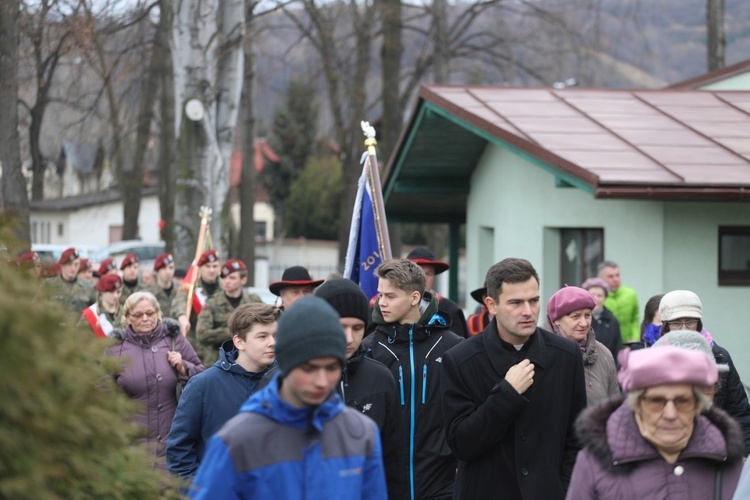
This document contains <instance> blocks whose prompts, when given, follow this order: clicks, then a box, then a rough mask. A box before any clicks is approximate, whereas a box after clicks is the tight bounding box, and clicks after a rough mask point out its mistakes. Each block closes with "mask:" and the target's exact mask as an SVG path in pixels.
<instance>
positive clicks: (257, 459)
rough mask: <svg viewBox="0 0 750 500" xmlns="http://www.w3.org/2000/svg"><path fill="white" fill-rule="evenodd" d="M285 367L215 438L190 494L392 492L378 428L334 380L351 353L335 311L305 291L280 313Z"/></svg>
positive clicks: (280, 359) (279, 351) (349, 495)
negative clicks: (348, 401)
mask: <svg viewBox="0 0 750 500" xmlns="http://www.w3.org/2000/svg"><path fill="white" fill-rule="evenodd" d="M276 360H277V363H278V366H279V373H277V374H276V376H274V378H273V379H272V380H271V382H270V383H269V385H267V386H266V387H265V388H263V389H261V390H260V391H258V392H257V393H255V394H254V395H253V396H251V397H250V398H249V399H248V400H247V401H246V402H245V404H244V405H243V406H242V408H241V409H240V413H239V414H238V415H237V416H235V417H234V418H232V419H231V420H229V421H228V422H227V423H226V424H225V425H224V426H223V427H222V428H221V430H220V431H219V432H218V433H217V434H216V435H215V436H214V437H212V438H211V440H210V441H209V444H208V449H207V451H206V455H205V457H204V459H203V461H202V462H201V465H200V467H199V469H198V473H197V475H196V477H195V481H194V483H193V489H192V491H191V493H190V494H191V497H192V498H222V499H233V498H238V499H239V498H243V499H255V498H257V499H268V498H271V499H273V498H276V499H282V498H306V499H316V498H320V499H342V500H344V499H356V498H361V499H385V498H387V493H386V487H385V474H384V471H383V461H382V454H381V448H380V436H379V433H378V429H377V426H376V425H375V422H373V421H372V420H371V419H370V418H368V417H366V416H364V415H362V414H361V413H359V412H358V411H356V410H354V409H352V408H349V407H346V406H345V405H344V403H343V402H342V401H341V398H340V397H339V396H338V395H337V394H336V393H335V391H334V388H335V386H336V384H338V382H339V380H340V379H341V373H342V368H343V366H344V363H345V361H346V337H345V336H344V331H343V329H342V327H341V325H340V323H339V315H338V313H337V312H336V311H335V310H334V309H333V308H332V307H331V306H330V305H329V304H328V303H326V302H325V301H324V300H322V299H320V298H318V297H305V298H303V299H301V300H300V301H299V302H297V303H296V304H295V305H294V307H293V308H291V309H289V310H288V311H286V312H285V313H284V315H283V316H282V317H281V319H280V320H279V328H278V332H277V335H276Z"/></svg>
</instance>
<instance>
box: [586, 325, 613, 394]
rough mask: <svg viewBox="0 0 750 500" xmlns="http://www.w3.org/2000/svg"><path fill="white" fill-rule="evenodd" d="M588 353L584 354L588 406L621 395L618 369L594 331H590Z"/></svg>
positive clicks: (610, 354)
mask: <svg viewBox="0 0 750 500" xmlns="http://www.w3.org/2000/svg"><path fill="white" fill-rule="evenodd" d="M587 341H588V343H587V345H586V351H585V352H584V353H583V374H584V377H585V378H586V401H587V402H588V406H592V405H593V404H595V403H597V402H599V401H601V400H603V399H607V398H609V397H610V396H616V395H618V394H620V386H619V385H617V368H616V367H615V360H614V359H613V358H612V353H610V352H609V349H607V347H606V346H605V345H604V344H602V343H601V342H599V341H598V340H596V338H595V336H594V330H593V329H591V330H589V334H588V338H587Z"/></svg>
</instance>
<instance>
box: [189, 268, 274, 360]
mask: <svg viewBox="0 0 750 500" xmlns="http://www.w3.org/2000/svg"><path fill="white" fill-rule="evenodd" d="M221 283H222V286H223V288H224V293H216V294H214V295H213V297H211V298H210V299H208V300H206V304H205V305H204V306H203V309H202V310H201V313H200V314H199V315H198V325H197V326H196V330H195V335H196V337H197V339H198V345H197V346H194V347H195V350H196V352H197V353H198V357H200V358H201V361H203V366H212V365H213V364H214V363H216V360H217V359H219V347H220V346H221V344H222V342H224V341H225V340H229V339H231V338H232V334H231V333H229V327H228V326H227V319H228V318H229V316H230V315H231V314H232V313H233V312H234V310H235V309H237V307H239V306H240V305H241V304H248V303H250V302H262V301H261V300H260V297H258V296H257V295H255V294H252V295H250V294H248V293H247V292H245V291H244V290H243V287H244V286H245V284H246V283H247V267H246V266H245V263H244V262H242V261H241V260H237V259H229V260H228V261H226V262H225V263H224V265H223V266H221Z"/></svg>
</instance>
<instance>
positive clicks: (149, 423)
mask: <svg viewBox="0 0 750 500" xmlns="http://www.w3.org/2000/svg"><path fill="white" fill-rule="evenodd" d="M123 326H124V327H125V328H124V329H122V330H114V331H113V332H112V337H114V338H115V339H116V340H117V343H116V344H114V345H112V346H111V347H109V348H108V349H107V355H109V356H112V357H117V358H123V360H125V363H124V366H123V370H122V371H121V372H120V373H118V374H117V375H115V380H116V381H117V384H118V385H119V386H120V387H122V389H123V390H124V391H125V393H126V394H127V395H128V396H130V398H131V399H134V400H135V401H138V402H140V403H142V404H143V408H142V410H141V411H139V412H138V414H137V417H136V423H138V424H140V425H142V426H143V427H144V428H146V430H147V431H148V435H147V437H146V438H145V440H146V442H147V444H148V447H149V449H150V450H151V451H152V453H154V454H155V455H156V457H157V460H156V463H155V466H156V467H158V468H162V469H164V470H166V460H165V454H166V443H167V436H168V435H169V428H170V426H171V425H172V418H173V417H174V413H175V410H176V409H177V396H176V393H175V390H176V388H177V383H178V377H179V379H180V380H187V379H189V378H190V377H192V376H193V375H197V374H198V373H200V372H202V371H203V370H204V368H203V365H202V364H201V362H200V360H199V359H198V356H197V355H196V354H195V351H194V350H193V347H192V346H191V345H190V343H189V342H188V341H187V340H185V337H183V336H182V335H181V334H180V326H179V324H178V323H177V322H176V321H174V320H170V319H167V321H165V322H162V315H161V309H160V308H159V301H158V300H156V297H154V296H153V295H152V294H151V293H149V292H136V293H134V294H132V295H130V297H128V299H127V300H126V301H125V305H124V307H123Z"/></svg>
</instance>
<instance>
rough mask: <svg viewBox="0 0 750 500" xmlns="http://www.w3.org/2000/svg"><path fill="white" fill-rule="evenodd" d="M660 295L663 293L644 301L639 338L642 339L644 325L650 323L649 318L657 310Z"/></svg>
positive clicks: (662, 295)
mask: <svg viewBox="0 0 750 500" xmlns="http://www.w3.org/2000/svg"><path fill="white" fill-rule="evenodd" d="M662 297H664V294H663V293H662V294H659V295H654V296H653V297H651V298H650V299H648V302H646V307H645V308H644V309H643V321H642V322H641V339H643V332H645V331H646V327H647V326H648V325H650V324H651V318H653V317H654V315H655V314H656V313H657V312H659V304H660V303H661V298H662Z"/></svg>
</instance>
